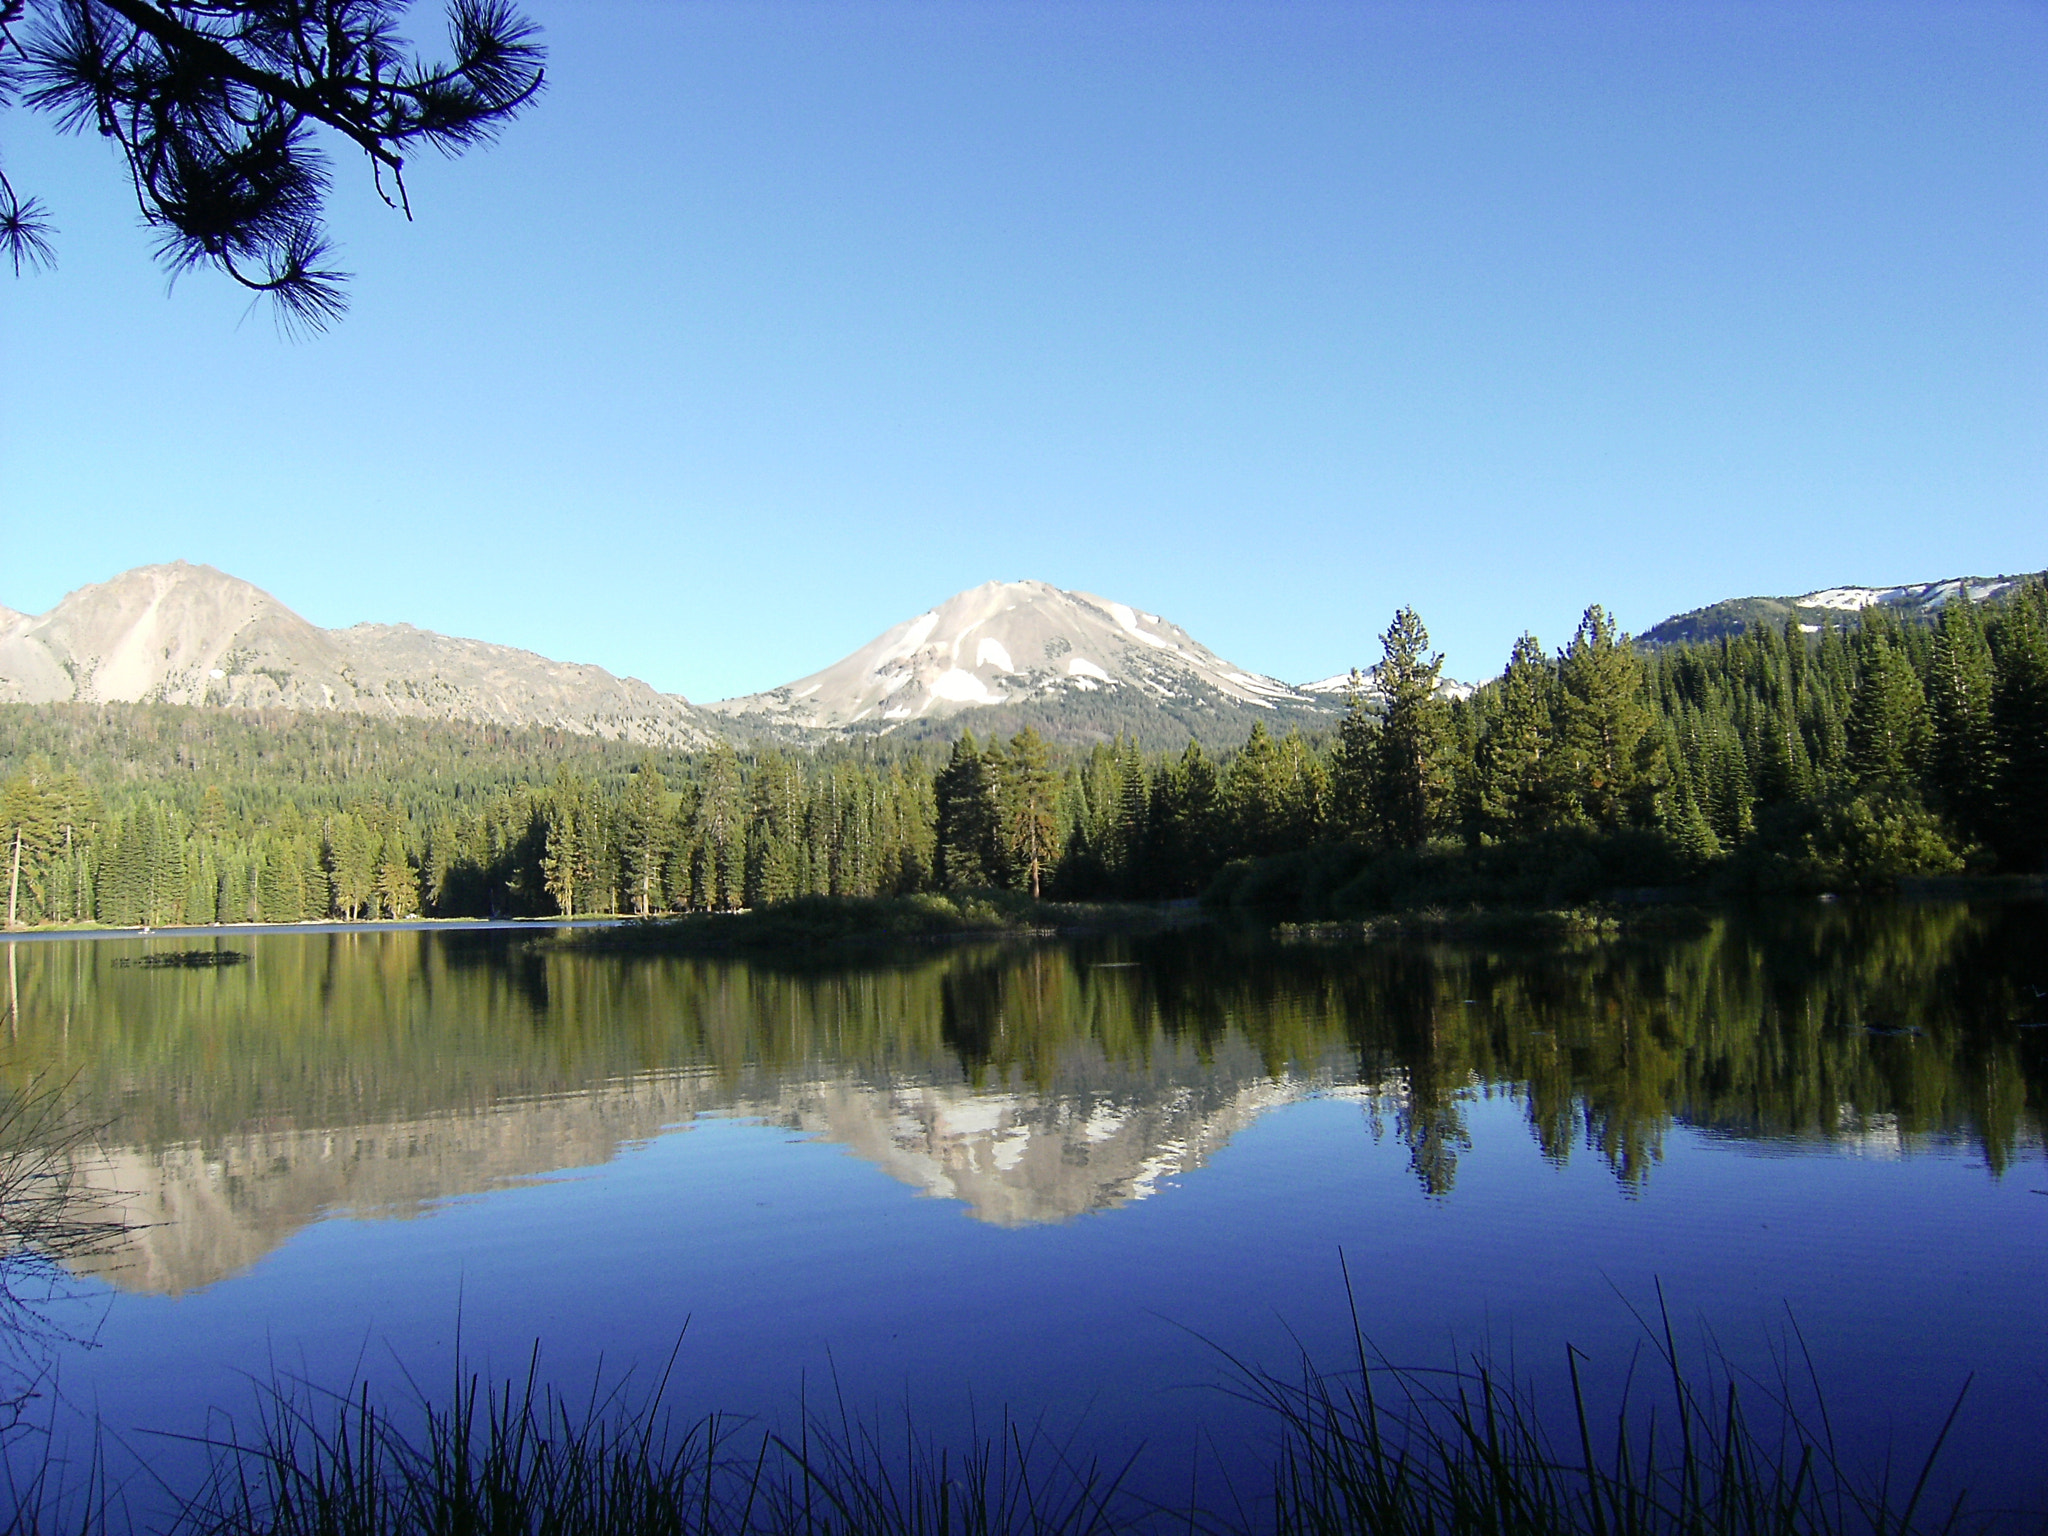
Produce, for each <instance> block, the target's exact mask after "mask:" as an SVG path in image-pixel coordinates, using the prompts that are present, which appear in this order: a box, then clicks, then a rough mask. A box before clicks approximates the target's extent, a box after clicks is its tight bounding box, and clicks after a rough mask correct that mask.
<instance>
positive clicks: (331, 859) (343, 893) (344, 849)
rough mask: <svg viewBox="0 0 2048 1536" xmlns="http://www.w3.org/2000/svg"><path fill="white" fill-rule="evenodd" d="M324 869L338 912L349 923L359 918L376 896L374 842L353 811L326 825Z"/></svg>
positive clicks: (375, 852)
mask: <svg viewBox="0 0 2048 1536" xmlns="http://www.w3.org/2000/svg"><path fill="white" fill-rule="evenodd" d="M327 869H328V875H329V877H330V879H331V880H332V881H333V889H334V905H335V907H336V909H337V911H338V914H339V915H340V916H341V917H342V918H343V919H344V920H345V921H347V922H351V923H352V922H355V921H356V920H357V919H359V918H361V917H363V916H364V915H365V914H366V913H367V912H368V911H369V909H370V907H371V904H372V903H373V902H374V901H375V900H376V896H377V845H376V841H375V839H374V838H372V836H371V834H370V829H369V828H368V827H366V826H364V825H363V821H362V818H361V817H360V816H357V815H356V814H354V813H353V812H345V813H343V814H342V815H340V816H337V817H335V818H334V820H333V821H332V822H331V823H330V824H329V829H328V855H327Z"/></svg>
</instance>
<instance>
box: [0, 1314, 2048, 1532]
mask: <svg viewBox="0 0 2048 1536" xmlns="http://www.w3.org/2000/svg"><path fill="white" fill-rule="evenodd" d="M1644 1326H1645V1330H1646V1336H1647V1340H1648V1347H1647V1348H1645V1349H1643V1350H1641V1351H1639V1357H1638V1359H1637V1361H1636V1362H1635V1363H1634V1364H1633V1365H1632V1366H1631V1368H1630V1369H1629V1370H1628V1372H1627V1373H1626V1375H1625V1377H1624V1380H1623V1381H1622V1383H1621V1385H1620V1402H1619V1405H1618V1406H1616V1407H1614V1408H1613V1409H1611V1410H1610V1411H1608V1412H1607V1413H1606V1414H1605V1415H1601V1414H1598V1413H1596V1412H1595V1410H1594V1409H1593V1408H1592V1407H1591V1406H1590V1403H1591V1398H1592V1394H1591V1393H1590V1392H1589V1391H1588V1390H1587V1389H1586V1387H1585V1386H1584V1384H1583V1383H1582V1381H1581V1376H1580V1369H1579V1367H1580V1363H1581V1361H1582V1360H1583V1359H1584V1356H1582V1355H1581V1354H1579V1353H1578V1352H1577V1351H1575V1350H1573V1351H1569V1352H1568V1361H1569V1365H1570V1382H1571V1386H1570V1391H1569V1394H1568V1396H1567V1397H1566V1398H1565V1399H1564V1400H1563V1401H1561V1402H1557V1401H1553V1402H1544V1401H1540V1400H1539V1399H1538V1397H1537V1395H1536V1394H1535V1393H1534V1392H1533V1391H1532V1390H1531V1389H1530V1388H1529V1387H1528V1386H1527V1385H1526V1384H1520V1383H1518V1382H1517V1380H1516V1379H1515V1378H1514V1376H1513V1375H1512V1373H1511V1372H1509V1371H1505V1370H1503V1369H1502V1368H1500V1367H1499V1366H1498V1365H1497V1364H1495V1363H1494V1362H1493V1361H1492V1360H1490V1359H1489V1358H1487V1357H1486V1356H1484V1355H1480V1356H1475V1357H1473V1358H1471V1359H1470V1360H1469V1361H1468V1362H1467V1363H1466V1365H1465V1366H1463V1367H1462V1368H1459V1369H1453V1370H1444V1371H1429V1370H1415V1369H1402V1368H1397V1367H1394V1366H1391V1365H1388V1364H1386V1363H1385V1362H1383V1361H1382V1360H1380V1359H1378V1358H1376V1357H1375V1356H1374V1355H1373V1354H1372V1352H1371V1351H1370V1349H1369V1348H1368V1347H1367V1346H1366V1345H1365V1343H1364V1342H1363V1339H1362V1336H1360V1341H1359V1342H1358V1344H1357V1346H1356V1352H1355V1355H1354V1357H1353V1359H1352V1360H1351V1361H1349V1362H1348V1363H1347V1365H1346V1367H1345V1368H1344V1369H1343V1370H1341V1371H1329V1370H1325V1369H1323V1368H1321V1367H1319V1366H1317V1365H1316V1364H1314V1363H1312V1362H1310V1361H1307V1360H1303V1361H1302V1362H1301V1363H1300V1365H1299V1368H1298V1370H1297V1371H1295V1372H1294V1373H1292V1374H1285V1375H1283V1374H1278V1373H1273V1372H1269V1371H1265V1370H1262V1369H1260V1368H1258V1367H1255V1366H1252V1365H1249V1364H1247V1363H1245V1362H1242V1361H1238V1360H1235V1359H1232V1358H1231V1357H1229V1356H1227V1355H1226V1356H1224V1358H1225V1360H1226V1361H1228V1363H1229V1365H1230V1367H1231V1369H1232V1373H1233V1375H1232V1379H1233V1386H1232V1387H1231V1388H1230V1390H1232V1391H1234V1393H1235V1394H1236V1395H1237V1396H1239V1397H1240V1398H1242V1399H1244V1400H1248V1401H1250V1402H1251V1403H1253V1404H1255V1405H1257V1406H1258V1407H1259V1408H1261V1409H1263V1410H1264V1411H1265V1412H1266V1413H1267V1414H1269V1415H1270V1417H1271V1420H1272V1422H1273V1423H1274V1425H1275V1426H1276V1427H1277V1429H1278V1431H1279V1433H1278V1436H1277V1446H1278V1449H1277V1453H1276V1455H1275V1457H1274V1459H1273V1460H1272V1462H1271V1463H1270V1473H1271V1476H1270V1482H1269V1485H1268V1487H1267V1490H1266V1491H1265V1492H1264V1493H1258V1494H1254V1495H1252V1496H1251V1498H1250V1499H1249V1501H1248V1502H1246V1503H1244V1504H1241V1505H1240V1506H1239V1507H1238V1508H1236V1509H1235V1510H1233V1511H1230V1512H1224V1513H1219V1512H1215V1511H1208V1510H1203V1509H1199V1508H1193V1507H1178V1508H1162V1507H1160V1506H1158V1505H1156V1504H1148V1503H1146V1502H1144V1501H1142V1500H1140V1499H1139V1498H1137V1497H1136V1496H1135V1495H1133V1494H1130V1493H1129V1492H1127V1489H1126V1480H1127V1477H1128V1474H1129V1472H1130V1470H1131V1466H1132V1463H1131V1462H1130V1461H1126V1462H1124V1463H1122V1464H1121V1465H1116V1466H1108V1467H1105V1466H1104V1465H1103V1464H1102V1463H1100V1462H1099V1461H1096V1460H1091V1459H1087V1458H1085V1457H1084V1456H1082V1455H1080V1454H1077V1452H1076V1450H1075V1446H1074V1443H1073V1441H1072V1440H1071V1439H1069V1440H1060V1439H1058V1438H1056V1437H1054V1436H1052V1435H1050V1434H1048V1433H1047V1432H1046V1431H1045V1429H1044V1427H1043V1425H1042V1424H1039V1425H1025V1424H1022V1423H1020V1422H1017V1421H1015V1420H1012V1419H1010V1418H1008V1417H1007V1416H1005V1417H1003V1418H1002V1419H1001V1420H1000V1421H999V1422H998V1423H997V1424H996V1426H995V1427H994V1428H993V1429H991V1430H989V1431H988V1432H986V1433H982V1434H978V1435H976V1436H974V1437H973V1439H972V1440H971V1442H970V1443H969V1444H968V1445H967V1446H966V1447H965V1448H964V1449H963V1450H958V1451H956V1450H953V1449H949V1448H947V1447H945V1446H941V1445H938V1444H936V1443H934V1442H933V1441H931V1440H930V1439H928V1438H926V1437H923V1436H921V1435H920V1434H919V1433H918V1432H917V1430H916V1427H915V1425H914V1424H913V1423H912V1422H910V1420H909V1418H908V1416H907V1415H906V1417H905V1419H904V1421H903V1423H902V1424H901V1426H900V1432H898V1431H892V1432H889V1433H886V1434H885V1433H884V1432H883V1431H882V1430H881V1429H879V1428H877V1427H876V1426H875V1425H873V1424H871V1423H869V1422H867V1421H864V1420H862V1419H860V1418H859V1417H858V1416H856V1415H855V1414H853V1413H852V1412H851V1411H849V1410H848V1408H847V1407H846V1405H845V1402H844V1399H843V1397H838V1396H836V1395H835V1397H834V1398H833V1399H832V1400H831V1401H830V1402H829V1403H828V1404H827V1408H826V1411H824V1412H811V1411H806V1412H805V1413H804V1415H803V1416H802V1419H801V1423H800V1426H799V1427H798V1429H797V1430H796V1431H795V1433H794V1436H793V1437H790V1436H785V1435H783V1434H781V1433H778V1432H777V1431H776V1430H774V1429H772V1428H766V1427H763V1426H762V1425H760V1424H758V1423H755V1422H753V1421H749V1420H744V1419H737V1418H730V1417H723V1416H717V1415H714V1416H710V1417H706V1418H702V1419H698V1420H695V1421H691V1422H684V1421H682V1420H680V1419H678V1418H677V1417H676V1416H675V1415H673V1414H672V1413H671V1412H670V1411H669V1409H668V1407H667V1405H666V1399H667V1394H668V1388H669V1383H670V1379H671V1378H670V1374H669V1371H670V1370H672V1369H673V1366H674V1356H673V1355H672V1356H671V1358H670V1360H669V1362H668V1369H665V1370H664V1371H663V1373H662V1374H661V1376H660V1377H659V1378H658V1379H657V1380H656V1382H655V1383H654V1384H653V1386H652V1387H651V1388H650V1389H649V1390H647V1391H646V1392H644V1393H643V1394H639V1395H635V1394H633V1393H631V1392H629V1391H628V1390H627V1383H625V1382H621V1383H618V1384H616V1385H615V1386H613V1387H611V1388H609V1389H606V1388H601V1387H597V1386H593V1388H592V1389H591V1390H590V1392H589V1393H588V1394H587V1395H584V1396H582V1397H580V1398H577V1399H572V1398H570V1397H568V1396H565V1395H564V1394H562V1393H560V1392H559V1391H557V1390H556V1389H555V1388H553V1387H551V1386H548V1385H545V1384H543V1382H542V1381H541V1376H540V1370H539V1356H538V1351H537V1350H536V1352H535V1354H534V1356H533V1357H532V1358H531V1359H530V1360H529V1363H528V1367H527V1370H526V1372H525V1373H524V1375H523V1376H521V1377H516V1378H512V1379H508V1380H504V1381H500V1382H496V1383H486V1382H485V1381H484V1380H483V1379H482V1378H481V1377H480V1376H478V1375H476V1374H474V1373H469V1374H465V1373H464V1371H463V1369H462V1368H461V1367H460V1366H458V1368H457V1374H456V1378H455V1381H454V1385H453V1390H452V1391H451V1392H450V1393H449V1395H448V1397H447V1400H446V1401H445V1402H435V1401H430V1400H429V1399H428V1398H427V1396H426V1395H425V1394H423V1393H421V1392H419V1391H418V1389H417V1388H414V1391H413V1396H412V1399H411V1401H409V1402H407V1403H403V1404H401V1405H399V1408H398V1410H397V1411H392V1410H389V1409H387V1408H385V1407H383V1406H381V1405H380V1404H379V1403H378V1402H377V1401H376V1399H375V1398H374V1397H373V1395H372V1393H371V1392H370V1391H369V1389H368V1388H367V1386H358V1387H356V1388H352V1389H350V1390H348V1391H346V1392H342V1393H339V1394H330V1393H326V1392H323V1391H321V1390H319V1389H317V1388H315V1387H313V1386H312V1385H310V1384H307V1383H304V1382H293V1381H285V1382H282V1383H273V1384H272V1385H270V1386H269V1387H267V1388H266V1389H265V1390H264V1392H263V1394H262V1396H261V1403H262V1407H261V1409H260V1411H259V1414H258V1416H257V1421H256V1422H255V1424H254V1425H253V1432H252V1433H251V1434H250V1435H249V1436H248V1438H246V1439H243V1438H241V1437H239V1436H238V1435H237V1434H236V1433H235V1432H233V1431H232V1430H230V1431H229V1432H228V1433H227V1434H226V1435H225V1436H223V1437H221V1438H215V1439H211V1440H208V1441H206V1442H204V1443H205V1444H206V1445H207V1447H208V1450H209V1453H210V1460H211V1474H210V1476H209V1477H208V1478H207V1480H206V1482H205V1485H204V1486H203V1487H202V1489H201V1490H200V1491H199V1493H198V1494H197V1495H196V1496H192V1497H189V1498H187V1499H185V1500H184V1501H183V1502H182V1507H181V1510H180V1512H179V1513H178V1514H177V1516H176V1517H175V1519H174V1520H173V1522H172V1524H171V1525H170V1526H169V1527H168V1529H169V1530H171V1531H172V1532H174V1533H176V1536H715V1533H716V1536H883V1533H891V1536H1011V1533H1014V1536H1139V1533H1146V1536H1149V1533H1153V1532H1157V1533H1159V1536H1168V1533H1187V1536H1255V1533H1256V1536H1263V1533H1267V1532H1271V1533H1274V1536H1340V1533H1342V1536H1354V1533H1374V1536H1952V1533H1959V1532H1975V1531H1978V1530H1983V1529H1988V1528H1991V1526H1992V1523H1993V1515H1992V1513H1990V1512H1985V1511H1975V1512H1973V1511H1972V1510H1970V1508H1969V1507H1968V1506H1967V1505H1966V1504H1965V1502H1964V1500H1963V1498H1962V1497H1961V1496H1960V1495H1957V1496H1953V1497H1951V1498H1950V1499H1949V1500H1948V1501H1947V1502H1946V1503H1942V1504H1939V1505H1937V1504H1936V1503H1935V1502H1934V1501H1933V1500H1932V1499H1931V1498H1930V1496H1929V1490H1930V1489H1931V1488H1932V1487H1933V1484H1934V1473H1935V1471H1936V1468H1937V1464H1938V1462H1939V1458H1940V1454H1941V1450H1942V1446H1943V1443H1944V1442H1945V1441H1946V1439H1947V1438H1948V1436H1949V1434H1950V1431H1951V1429H1952V1428H1953V1426H1954V1424H1955V1422H1956V1418H1957V1412H1958V1410H1959V1409H1960V1407H1961V1404H1962V1397H1961V1396H1960V1395H1959V1396H1958V1397H1957V1399H1956V1402H1955V1404H1954V1406H1953V1407H1951V1408H1950V1409H1949V1411H1948V1416H1947V1419H1946V1420H1945V1421H1944V1422H1943V1423H1942V1424H1941V1425H1940V1426H1939V1428H1938V1429H1937V1430H1936V1431H1935V1433H1934V1434H1933V1435H1932V1436H1931V1437H1930V1439H1929V1442H1928V1446H1927V1449H1926V1451H1925V1453H1924V1454H1923V1455H1921V1456H1919V1457H1918V1458H1917V1459H1914V1460H1910V1461H1908V1462H1907V1463H1905V1464H1904V1466H1903V1469H1902V1470H1899V1471H1898V1472H1897V1474H1896V1475H1894V1470H1893V1468H1892V1467H1891V1465H1890V1464H1889V1463H1886V1464H1884V1465H1879V1466H1877V1467H1875V1468H1874V1469H1868V1470H1865V1471H1862V1472H1859V1471H1858V1468H1857V1466H1856V1464H1855V1463H1854V1462H1853V1460H1852V1458H1851V1457H1850V1456H1848V1455H1847V1454H1845V1452H1844V1451H1843V1450H1842V1449H1841V1448H1839V1447H1838V1446H1837V1444H1836V1442H1835V1438H1834V1434H1833V1430H1832V1426H1831V1425H1830V1423H1829V1421H1828V1416H1827V1411H1826V1406H1825V1402H1824V1400H1823V1399H1822V1398H1821V1396H1820V1395H1819V1392H1818V1387H1817V1382H1816V1381H1815V1379H1814V1373H1813V1368H1812V1364H1811V1361H1810V1359H1809V1358H1808V1357H1807V1356H1806V1353H1805V1349H1804V1345H1803V1343H1801V1344H1799V1345H1798V1347H1797V1348H1796V1349H1795V1350H1794V1351H1792V1352H1791V1353H1790V1354H1789V1355H1788V1356H1787V1358H1788V1359H1791V1360H1796V1361H1798V1362H1800V1363H1801V1364H1800V1366H1799V1368H1798V1369H1790V1368H1788V1369H1784V1370H1782V1371H1781V1373H1780V1379H1779V1380H1778V1381H1777V1382H1775V1383H1761V1382H1757V1381H1754V1380H1751V1379H1749V1378H1746V1377H1744V1376H1743V1375H1742V1373H1741V1372H1739V1371H1738V1370H1736V1369H1735V1368H1734V1367H1732V1366H1731V1365H1730V1364H1728V1362H1726V1361H1725V1360H1716V1359H1709V1360H1708V1361H1707V1362H1706V1364H1705V1365H1704V1367H1700V1368H1688V1366H1687V1365H1686V1364H1685V1363H1684V1362H1683V1361H1682V1360H1681V1358H1680V1350H1679V1346H1678V1344H1677V1342H1676V1337H1675V1333H1674V1330H1673V1328H1672V1325H1671V1321H1670V1317H1669V1314H1668V1312H1667V1311H1666V1310H1664V1308H1663V1306H1662V1297H1661V1294H1660V1297H1659V1308H1658V1311H1657V1312H1656V1313H1655V1314H1654V1315H1653V1316H1651V1317H1649V1318H1647V1319H1644ZM1354 1327H1355V1319H1354ZM1794 1336H1795V1337H1796V1329H1795V1330H1794ZM1635 1365H1643V1366H1646V1367H1647V1369H1645V1370H1644V1371H1643V1373H1642V1376H1641V1379H1640V1380H1639V1379H1638V1377H1637V1372H1636V1369H1635ZM1801 1371H1803V1372H1804V1377H1803V1382H1802V1380H1801V1379H1800V1373H1801ZM1753 1398H1754V1399H1755V1400H1756V1401H1757V1402H1758V1403H1759V1406H1760V1408H1761V1412H1760V1413H1757V1414H1755V1415H1754V1416H1753V1414H1752V1407H1751V1404H1752V1400H1753ZM1560 1425H1561V1426H1562V1428H1561V1430H1560V1427H1559V1426H1560ZM1596 1426H1597V1427H1596ZM102 1486H104V1480H103V1479H102ZM68 1507H69V1506H66V1505H64V1502H63V1501H62V1500H60V1499H55V1498H51V1497H48V1496H47V1493H46V1496H45V1497H44V1498H43V1499H42V1500H41V1501H40V1504H39V1506H38V1507H37V1508H36V1509H32V1510H30V1511H29V1513H28V1514H27V1516H26V1518H25V1519H24V1517H22V1516H19V1515H18V1516H17V1519H16V1523H15V1524H14V1525H12V1526H5V1527H0V1529H4V1530H6V1531H8V1532H9V1533H10V1536H12V1533H14V1532H21V1533H23V1536H26V1533H28V1532H31V1531H34V1532H38V1533H42V1532H48V1533H52V1536H55V1533H57V1532H60V1531H61V1532H64V1533H66V1536H69V1533H74V1532H75V1533H77V1536H96V1533H98V1532H100V1531H102V1530H116V1529H119V1528H120V1526H119V1524H118V1522H115V1521H114V1520H112V1518H111V1515H112V1508H111V1502H110V1501H108V1500H106V1499H104V1498H103V1499H102V1500H101V1501H100V1503H99V1505H98V1506H96V1507H94V1508H90V1509H88V1512H87V1513H85V1514H83V1515H80V1514H78V1513H76V1512H73V1513H71V1514H69V1515H68V1517H61V1518H60V1517H59V1516H58V1515H57V1514H56V1513H55V1512H56V1511H58V1510H59V1509H60V1508H68ZM2002 1528H2006V1529H2014V1530H2043V1529H2048V1514H2043V1513H2041V1512H2035V1513H2033V1514H2029V1515H2026V1516H2024V1517H2020V1516H2016V1515H2011V1514H2009V1513H2008V1514H2006V1515H2005V1516H2004V1517H2003V1527H2002Z"/></svg>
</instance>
